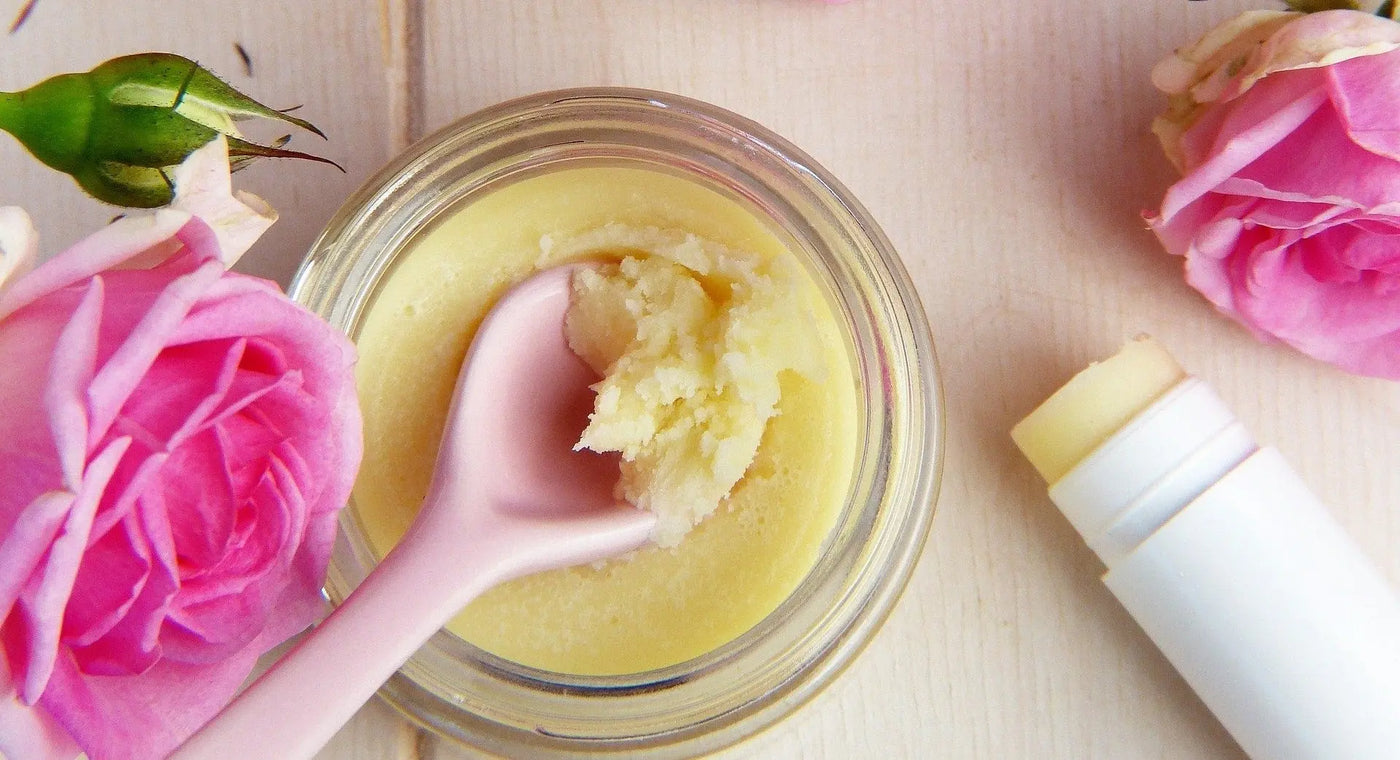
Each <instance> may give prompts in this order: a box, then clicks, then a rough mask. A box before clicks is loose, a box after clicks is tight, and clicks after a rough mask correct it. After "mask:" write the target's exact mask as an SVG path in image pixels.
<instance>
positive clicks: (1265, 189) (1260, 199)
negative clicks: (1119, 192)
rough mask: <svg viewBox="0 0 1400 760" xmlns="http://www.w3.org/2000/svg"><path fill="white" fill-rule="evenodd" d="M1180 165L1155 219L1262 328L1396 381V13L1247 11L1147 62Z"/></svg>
mask: <svg viewBox="0 0 1400 760" xmlns="http://www.w3.org/2000/svg"><path fill="white" fill-rule="evenodd" d="M1153 81H1154V82H1155V83H1156V84H1157V86H1158V87H1159V88H1161V89H1162V90H1163V91H1165V92H1167V93H1168V95H1169V96H1170V97H1171V108H1170V110H1169V111H1168V113H1167V114H1165V115H1164V116H1162V117H1161V118H1159V119H1158V120H1157V123H1156V124H1155V125H1154V131H1155V132H1156V133H1157V135H1158V137H1159V138H1160V139H1161V141H1162V145H1163V148H1164V150H1165V151H1166V153H1167V155H1168V156H1169V157H1171V158H1172V160H1173V162H1174V163H1176V164H1177V166H1178V168H1179V169H1180V170H1181V171H1182V174H1183V176H1182V178H1181V180H1180V181H1179V182H1177V183H1176V184H1175V185H1173V186H1172V187H1171V188H1170V189H1168V191H1167V193H1166V196H1165V198H1163V200H1162V207H1161V209H1160V210H1159V211H1158V212H1157V213H1156V214H1155V215H1149V216H1148V222H1149V224H1150V225H1151V227H1152V229H1153V231H1154V232H1156V233H1157V236H1158V238H1159V239H1160V240H1161V242H1162V244H1163V245H1164V246H1165V247H1166V249H1167V250H1168V251H1169V252H1171V253H1174V254H1177V255H1180V256H1184V257H1185V258H1186V279H1187V281H1188V282H1189V283H1190V284H1191V285H1192V286H1193V287H1195V288H1196V289H1197V290H1199V291H1200V292H1201V293H1202V294H1204V295H1205V296H1206V297H1207V298H1208V299H1210V301H1211V302H1212V303H1214V304H1215V305H1216V307H1218V308H1219V309H1220V310H1221V311H1223V312H1225V313H1226V314H1229V315H1230V316H1232V317H1233V318H1235V319H1236V320H1238V321H1239V322H1240V323H1242V324H1244V325H1245V326H1246V327H1248V328H1249V329H1250V330H1252V331H1253V332H1254V333H1255V334H1256V335H1257V336H1259V337H1260V338H1262V339H1278V340H1282V341H1284V342H1285V343H1287V344H1289V345H1291V346H1293V347H1294V348H1296V349H1298V350H1299V351H1302V352H1304V353H1306V354H1309V355H1310V356H1313V357H1316V358H1318V359H1321V360H1323V361H1327V362H1331V363H1333V364H1336V365H1337V366H1339V367H1341V368H1343V369H1345V370H1348V371H1350V372H1355V373H1359V374H1365V375H1374V376H1378V377H1387V378H1391V379H1397V380H1400V120H1397V115H1400V23H1396V22H1394V21H1391V20H1389V19H1385V18H1381V17H1378V16H1374V15H1371V14H1367V13H1362V12H1359V11H1349V10H1337V11H1323V12H1319V13H1313V14H1308V15H1301V14H1296V13H1283V12H1277V13H1275V12H1253V13H1246V14H1244V15H1242V16H1240V17H1238V18H1236V19H1234V20H1232V21H1229V22H1226V24H1224V25H1223V26H1221V27H1220V28H1218V29H1217V30H1215V31H1212V32H1210V33H1208V34H1207V35H1206V36H1205V37H1204V38H1202V40H1201V41H1200V42H1198V43H1197V44H1196V45H1194V46H1192V47H1189V48H1185V49H1183V50H1181V51H1178V52H1177V53H1176V54H1175V55H1174V56H1172V57H1171V58H1169V59H1167V60H1166V61H1163V62H1162V63H1161V64H1159V65H1158V67H1157V69H1156V70H1154V72H1153Z"/></svg>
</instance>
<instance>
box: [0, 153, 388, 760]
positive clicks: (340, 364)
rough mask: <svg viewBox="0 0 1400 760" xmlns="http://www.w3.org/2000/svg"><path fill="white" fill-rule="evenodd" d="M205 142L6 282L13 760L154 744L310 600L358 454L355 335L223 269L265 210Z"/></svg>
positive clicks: (209, 700)
mask: <svg viewBox="0 0 1400 760" xmlns="http://www.w3.org/2000/svg"><path fill="white" fill-rule="evenodd" d="M219 151H220V152H219V154H218V162H219V163H220V165H222V166H224V167H225V168H224V169H223V170H222V172H220V171H219V170H217V169H214V170H213V174H212V175H210V174H209V173H208V172H207V171H202V170H199V169H198V167H196V170H194V171H190V170H187V171H186V175H185V177H184V178H183V180H184V181H183V182H179V183H178V184H177V192H182V194H183V198H182V201H183V202H182V201H177V203H176V208H175V209H173V210H172V209H166V210H162V211H159V212H157V213H156V214H155V215H153V216H145V217H139V218H127V219H122V220H120V221H118V222H116V223H114V224H111V225H109V226H108V227H106V228H105V229H103V230H101V231H100V232H98V233H97V234H95V235H93V236H91V237H89V238H88V239H86V240H84V241H82V242H80V243H78V244H77V245H76V246H74V247H73V248H70V249H69V250H67V251H65V252H63V253H61V254H59V255H58V256H56V257H55V258H53V259H52V260H50V261H48V262H46V263H44V264H42V265H40V266H38V267H37V268H35V269H34V270H33V271H32V272H30V273H29V274H27V275H25V276H23V277H20V278H19V279H18V280H12V281H11V282H10V283H9V284H8V286H6V285H5V283H3V282H0V568H3V570H0V643H3V648H4V652H3V653H4V655H5V657H3V658H0V660H3V661H4V663H3V664H4V667H0V725H4V726H5V727H6V728H5V730H3V731H0V734H2V735H0V753H5V754H8V755H9V756H10V758H11V760H24V758H27V757H44V756H46V755H44V754H40V752H41V748H43V747H45V746H48V747H50V748H51V749H52V750H53V751H55V752H61V751H62V750H63V749H64V748H63V747H62V746H61V744H62V742H61V741H60V740H61V738H62V734H63V732H65V731H66V733H67V734H70V735H71V737H72V738H73V739H75V740H76V741H77V743H78V744H79V745H80V746H81V747H82V749H83V750H85V751H86V752H87V753H88V755H89V756H90V757H91V758H93V760H108V759H109V758H158V757H164V756H165V755H166V754H167V753H168V752H170V751H171V750H172V749H173V748H174V747H175V746H176V745H177V744H178V743H179V742H180V741H183V739H184V738H185V737H187V736H188V735H189V734H190V733H192V732H193V731H194V730H195V729H196V728H198V727H199V726H200V725H201V724H202V723H203V722H204V721H206V720H207V719H208V718H209V717H211V716H212V715H213V714H214V713H215V712H216V711H217V710H218V709H219V708H220V707H222V706H223V705H224V704H225V703H226V702H227V701H228V700H229V699H230V698H231V696H232V695H233V694H234V693H235V691H236V690H237V689H238V687H239V686H240V685H241V683H242V682H243V681H244V679H245V678H246V677H247V676H248V674H249V672H250V670H251V669H252V667H253V664H254V661H255V660H256V659H257V658H258V657H259V656H260V655H261V654H262V653H263V652H265V651H267V650H268V649H269V648H271V647H272V646H275V645H276V644H277V643H279V642H281V641H283V640H284V639H286V638H287V637H289V636H291V635H292V634H294V633H296V632H297V631H299V630H301V629H302V628H305V627H306V626H307V625H308V624H310V623H311V622H313V621H314V620H315V619H316V618H317V616H318V615H319V614H320V612H321V609H322V601H321V598H320V587H321V582H322V578H323V575H324V573H325V568H326V562H327V559H328V556H329V552H330V547H331V543H332V540H333V538H334V535H335V529H336V528H335V519H336V513H337V510H338V509H339V508H340V507H341V505H342V504H344V502H345V499H346V498H347V496H348V492H349V489H350V484H351V482H352V480H353V478H354V474H355V471H356V468H357V466H358V463H359V457H360V446H361V442H360V417H359V411H358V407H357V405H356V400H355V395H354V388H353V382H352V364H353V361H354V349H353V347H352V346H351V345H350V344H349V343H348V341H347V340H346V339H345V337H344V336H343V335H340V334H338V333H337V332H336V331H335V330H332V329H331V328H330V327H329V326H328V325H326V324H325V323H324V322H322V321H321V320H320V319H318V318H317V317H315V316H314V315H312V314H310V313H309V312H307V311H306V310H305V309H303V308H302V307H300V306H298V305H297V304H295V303H294V302H292V301H291V300H290V299H288V298H287V297H286V296H285V295H283V294H282V292H281V291H280V290H279V289H278V288H277V286H276V285H275V284H273V283H270V282H266V281H264V280H259V279H256V278H253V277H247V276H244V275H239V274H234V273H231V272H229V271H227V270H226V269H225V264H226V262H225V260H224V258H223V257H227V258H229V259H230V260H231V259H232V258H236V257H237V255H238V254H239V253H241V252H242V248H241V247H239V246H242V247H246V245H247V244H251V242H252V239H253V238H255V237H256V232H257V231H260V229H261V228H264V227H266V224H267V223H270V221H271V220H270V218H269V217H268V216H267V215H266V214H265V213H263V211H262V209H265V207H262V208H261V209H260V208H257V207H255V206H250V205H248V203H243V202H236V199H233V198H232V196H230V195H229V194H228V185H227V181H228V177H227V169H226V163H223V162H224V158H223V154H222V146H220V147H219ZM205 158H206V159H207V158H208V157H207V156H206V157H205ZM196 163H198V162H196ZM209 166H210V165H209V164H208V162H207V161H206V162H205V163H204V168H205V169H208V167H209ZM220 182H222V191H221V192H220V190H219V186H220ZM211 183H212V184H211ZM210 188H213V191H212V192H204V191H209V190H210ZM242 200H243V201H247V202H249V203H251V202H252V201H254V200H255V199H250V198H247V197H245V198H243V199H242ZM191 207H193V208H199V209H203V210H204V211H205V212H207V213H209V214H211V216H210V217H202V216H198V215H195V214H193V213H191V212H190V211H189V210H188V209H189V208H191ZM16 219H17V217H16V216H15V212H14V211H12V210H4V211H0V246H6V249H5V250H4V251H0V254H3V255H0V264H2V263H3V262H4V261H6V260H9V261H12V262H13V261H16V260H20V259H23V258H27V256H24V255H14V254H12V250H13V249H14V248H16V247H19V248H32V244H30V243H27V242H25V240H24V238H25V236H26V234H25V230H26V229H27V221H25V222H24V224H23V225H21V224H19V223H17V222H16ZM259 225H261V226H260V227H259ZM253 228H257V229H253ZM5 230H8V231H5ZM221 240H222V241H224V242H225V243H226V244H228V245H231V246H234V247H235V248H234V250H225V249H223V248H221V246H220V241H221ZM31 255H32V254H31ZM133 262H141V263H143V264H147V265H149V268H118V267H123V266H130V265H131V264H132V263H133ZM10 268H13V269H16V270H17V271H23V270H24V268H25V267H24V266H23V265H19V266H14V267H10ZM4 270H5V267H4V266H3V265H0V272H3V271H4ZM31 706H32V707H31ZM68 756H69V757H71V756H72V754H71V752H69V755H68Z"/></svg>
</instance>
